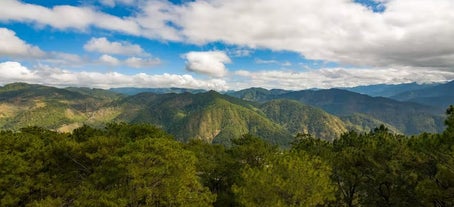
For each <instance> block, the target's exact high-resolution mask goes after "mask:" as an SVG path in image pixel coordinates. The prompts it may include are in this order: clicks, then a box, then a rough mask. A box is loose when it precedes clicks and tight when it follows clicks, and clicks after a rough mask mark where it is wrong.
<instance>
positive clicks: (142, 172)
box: [0, 106, 454, 206]
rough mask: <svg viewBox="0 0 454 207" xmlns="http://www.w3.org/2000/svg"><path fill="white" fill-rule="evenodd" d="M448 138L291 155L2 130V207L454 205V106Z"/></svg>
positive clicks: (146, 135) (379, 139)
mask: <svg viewBox="0 0 454 207" xmlns="http://www.w3.org/2000/svg"><path fill="white" fill-rule="evenodd" d="M445 124H446V128H445V130H444V132H443V133H441V134H428V133H423V134H420V135H417V136H411V137H407V136H403V135H398V134H395V133H392V132H391V131H389V130H388V129H387V128H386V127H385V126H383V125H382V126H380V127H378V128H376V129H374V130H371V131H370V132H368V133H358V132H355V131H350V132H347V133H344V134H342V135H341V136H340V137H338V138H337V139H335V140H333V141H326V140H322V139H318V138H315V137H313V136H312V135H309V134H298V135H297V136H296V137H295V138H294V140H293V141H292V143H291V144H290V145H289V147H288V148H282V147H278V146H275V145H272V144H270V143H268V142H266V141H264V140H263V139H261V138H259V137H255V136H253V135H247V134H246V135H243V136H242V137H235V138H232V140H231V145H228V146H225V145H220V144H211V143H208V142H206V141H203V140H195V139H194V140H190V141H187V142H180V141H176V139H175V138H174V137H172V136H170V135H169V134H167V133H166V132H164V131H163V130H161V129H160V128H158V127H155V126H152V125H148V124H125V123H111V124H108V125H107V126H106V127H105V128H103V129H99V128H93V127H90V126H87V125H85V126H82V127H79V128H77V129H75V130H74V131H73V132H72V133H62V132H54V131H50V130H47V129H44V128H39V127H26V128H22V129H21V130H19V131H2V132H1V133H0V166H1V170H0V206H454V169H453V167H454V107H453V106H450V107H449V108H448V110H447V119H446V120H445Z"/></svg>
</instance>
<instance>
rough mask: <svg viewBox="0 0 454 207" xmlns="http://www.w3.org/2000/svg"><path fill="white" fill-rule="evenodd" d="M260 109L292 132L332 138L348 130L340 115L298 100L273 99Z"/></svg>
mask: <svg viewBox="0 0 454 207" xmlns="http://www.w3.org/2000/svg"><path fill="white" fill-rule="evenodd" d="M260 109H261V110H262V111H263V112H264V113H265V114H266V116H267V117H268V118H270V119H271V120H273V121H274V122H276V123H279V124H280V125H281V126H283V127H284V128H286V129H287V130H288V131H289V132H290V133H292V134H298V133H306V134H307V133H308V134H312V135H315V136H316V137H319V138H323V139H327V140H332V139H335V138H336V137H339V136H340V135H341V134H342V133H345V132H346V131H347V127H346V126H345V124H344V123H343V122H342V120H340V119H339V118H338V117H336V116H333V115H331V114H328V113H326V112H325V111H323V110H321V109H318V108H314V107H311V106H308V105H305V104H302V103H300V102H298V101H293V100H272V101H269V102H267V103H265V104H263V105H261V107H260ZM377 126H379V125H377Z"/></svg>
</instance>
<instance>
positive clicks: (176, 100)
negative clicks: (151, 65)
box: [117, 91, 292, 145]
mask: <svg viewBox="0 0 454 207" xmlns="http://www.w3.org/2000/svg"><path fill="white" fill-rule="evenodd" d="M118 104H119V106H121V107H124V109H125V110H124V113H123V114H121V115H120V116H119V117H118V118H117V120H119V121H126V122H132V123H152V124H156V125H158V126H161V127H162V128H164V129H165V130H166V131H168V132H170V133H172V134H174V135H175V137H176V138H177V139H181V140H188V139H191V138H195V139H203V140H207V141H209V142H217V143H229V141H230V139H232V138H237V137H240V136H241V135H243V134H246V133H251V134H254V135H257V136H260V137H262V138H264V139H266V140H268V141H270V142H272V143H275V144H280V145H286V144H288V143H290V141H291V139H292V136H291V134H290V133H288V131H286V130H285V129H284V128H283V127H281V126H280V125H278V124H276V123H274V122H272V121H271V120H269V119H268V118H267V117H266V116H264V114H263V113H261V111H260V110H259V109H258V108H256V107H255V106H254V105H253V104H252V103H249V102H246V101H243V100H240V99H236V98H233V97H230V96H226V95H222V94H219V93H217V92H214V91H209V92H207V93H200V94H191V93H183V94H152V93H141V94H137V95H135V96H130V97H127V98H126V99H124V100H121V101H120V102H119V103H118ZM131 108H132V109H133V110H126V109H131Z"/></svg>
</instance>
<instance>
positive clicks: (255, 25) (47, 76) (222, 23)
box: [0, 0, 454, 91]
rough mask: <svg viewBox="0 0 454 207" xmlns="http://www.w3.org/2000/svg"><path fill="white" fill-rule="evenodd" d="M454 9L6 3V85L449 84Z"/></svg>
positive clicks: (340, 2) (155, 1) (358, 0)
mask: <svg viewBox="0 0 454 207" xmlns="http://www.w3.org/2000/svg"><path fill="white" fill-rule="evenodd" d="M453 11H454V1H452V0H430V1H428V0H247V1H245V0H170V1H166V0H58V1H42V0H0V85H4V84H8V83H12V82H27V83H34V84H44V85H51V86H57V87H66V86H79V87H94V88H105V89H108V88H116V87H142V88H166V87H181V88H195V89H213V90H218V91H225V90H240V89H244V88H249V87H263V88H268V89H272V88H280V89H289V90H302V89H309V88H333V87H354V86H360V85H373V84H399V83H410V82H417V83H434V82H446V81H450V80H454V24H453V22H454V12H453Z"/></svg>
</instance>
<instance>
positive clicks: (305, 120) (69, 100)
mask: <svg viewBox="0 0 454 207" xmlns="http://www.w3.org/2000/svg"><path fill="white" fill-rule="evenodd" d="M229 94H230V95H225V94H220V93H218V92H215V91H208V92H205V93H196V94H194V93H188V92H186V93H178V94H177V93H167V94H155V93H140V94H137V95H133V96H126V95H121V94H117V93H115V92H112V91H108V90H102V89H90V88H74V87H71V88H55V87H48V86H43V85H32V84H26V83H14V84H8V85H5V86H3V87H0V129H13V130H18V129H20V128H22V127H27V126H40V127H44V128H47V129H51V130H56V131H62V132H71V131H72V130H73V129H75V128H77V127H80V126H82V125H84V124H87V125H90V126H93V127H104V126H105V125H106V123H109V122H126V123H147V124H153V125H156V126H158V127H161V128H162V129H164V130H166V131H167V132H168V133H170V134H173V135H174V136H175V137H176V138H177V139H179V140H182V141H188V140H190V139H201V140H205V141H207V142H214V143H224V144H230V141H231V139H234V138H238V137H241V136H242V135H244V134H248V133H249V134H252V135H255V136H259V137H262V138H263V139H265V140H267V141H269V142H271V143H274V144H279V145H287V144H289V143H290V142H291V140H292V137H294V136H295V135H296V134H298V133H303V134H306V133H308V134H312V135H314V136H316V137H320V138H323V139H327V140H332V139H334V138H336V137H339V135H340V134H342V133H344V132H346V131H348V130H356V131H360V132H368V131H370V130H371V129H374V128H375V127H377V126H379V125H384V126H386V127H387V128H388V129H390V130H391V131H393V132H396V133H404V134H416V133H419V132H423V131H425V132H440V131H442V130H443V115H439V113H438V112H437V109H436V108H431V107H428V106H424V105H419V104H415V103H408V102H399V101H395V100H391V99H387V98H374V97H370V96H366V95H361V94H357V93H353V92H348V91H344V90H338V89H332V90H318V91H311V90H309V91H285V90H266V89H261V88H252V89H246V90H242V91H239V92H238V93H235V92H231V93H229ZM234 96H238V97H239V98H237V97H234ZM244 99H248V100H255V102H253V101H248V100H244Z"/></svg>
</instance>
